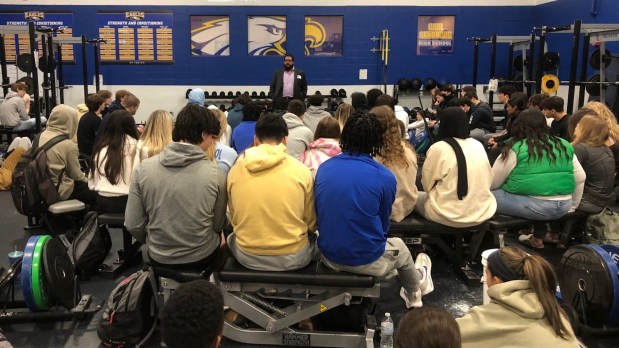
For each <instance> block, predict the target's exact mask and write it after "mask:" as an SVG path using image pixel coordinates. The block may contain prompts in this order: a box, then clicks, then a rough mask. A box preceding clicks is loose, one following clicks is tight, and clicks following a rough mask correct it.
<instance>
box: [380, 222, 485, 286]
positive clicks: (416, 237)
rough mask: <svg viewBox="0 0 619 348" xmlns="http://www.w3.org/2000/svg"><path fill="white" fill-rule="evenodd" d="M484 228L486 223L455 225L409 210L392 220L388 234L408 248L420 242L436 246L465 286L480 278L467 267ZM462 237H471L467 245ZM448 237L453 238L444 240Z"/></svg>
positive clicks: (477, 248) (479, 243) (476, 248)
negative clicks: (396, 220) (447, 240)
mask: <svg viewBox="0 0 619 348" xmlns="http://www.w3.org/2000/svg"><path fill="white" fill-rule="evenodd" d="M488 229H489V226H488V222H483V223H481V224H479V225H476V226H472V227H465V228H455V227H450V226H446V225H442V224H439V223H436V222H434V221H430V220H428V219H425V218H424V217H422V216H420V215H417V214H415V213H413V214H410V215H409V216H407V217H406V218H404V220H402V221H400V222H392V223H391V226H390V227H389V237H399V238H401V239H402V240H403V241H404V243H405V244H406V245H408V246H409V248H410V247H413V246H417V245H421V244H430V245H436V246H438V248H439V249H440V250H441V251H442V252H443V253H445V255H446V256H447V258H448V259H449V261H450V262H451V263H452V264H453V265H454V266H456V271H457V273H458V276H460V277H462V278H463V279H464V280H465V282H466V283H467V285H469V286H479V284H481V283H480V278H479V276H478V275H477V274H476V273H475V272H473V271H472V270H471V269H470V267H469V263H470V262H471V261H473V260H474V259H475V258H476V257H477V255H478V253H479V248H480V246H481V243H482V242H483V240H484V237H485V236H486V232H488ZM466 236H470V237H471V239H470V242H469V243H468V244H465V243H464V238H465V237H466ZM448 237H453V242H450V243H449V244H448V243H447V242H446V241H445V240H446V239H447V238H448ZM465 246H468V250H465Z"/></svg>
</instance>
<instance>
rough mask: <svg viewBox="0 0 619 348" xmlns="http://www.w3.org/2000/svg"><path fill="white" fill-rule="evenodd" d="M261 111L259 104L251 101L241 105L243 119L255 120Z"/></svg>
mask: <svg viewBox="0 0 619 348" xmlns="http://www.w3.org/2000/svg"><path fill="white" fill-rule="evenodd" d="M261 113H262V108H261V107H260V105H258V104H256V103H254V102H251V103H249V104H246V105H245V106H244V107H243V121H257V120H258V118H259V117H260V114H261Z"/></svg>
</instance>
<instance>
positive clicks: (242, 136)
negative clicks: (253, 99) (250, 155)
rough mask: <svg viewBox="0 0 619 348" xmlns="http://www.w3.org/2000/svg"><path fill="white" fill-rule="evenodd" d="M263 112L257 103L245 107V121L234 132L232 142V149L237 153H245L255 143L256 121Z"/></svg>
mask: <svg viewBox="0 0 619 348" xmlns="http://www.w3.org/2000/svg"><path fill="white" fill-rule="evenodd" d="M261 113H262V110H261V109H260V106H258V104H255V103H249V104H247V105H245V106H244V107H243V121H242V122H241V123H239V124H238V126H236V127H235V128H234V130H233V131H232V141H231V142H230V147H232V148H233V149H235V150H236V152H237V153H241V152H243V151H245V149H247V148H248V147H250V146H251V145H252V144H253V142H254V135H255V134H256V133H255V128H256V121H257V120H258V117H260V114H261Z"/></svg>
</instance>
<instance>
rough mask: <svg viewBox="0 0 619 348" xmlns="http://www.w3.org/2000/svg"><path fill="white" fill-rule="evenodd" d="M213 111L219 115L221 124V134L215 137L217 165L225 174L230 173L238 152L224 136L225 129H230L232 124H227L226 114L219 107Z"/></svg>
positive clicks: (214, 154)
mask: <svg viewBox="0 0 619 348" xmlns="http://www.w3.org/2000/svg"><path fill="white" fill-rule="evenodd" d="M211 112H213V114H214V115H215V117H217V120H218V121H219V124H220V125H221V131H220V132H219V136H217V138H215V142H216V144H215V148H214V151H215V152H214V153H213V157H214V158H215V160H216V161H217V166H218V167H219V169H221V171H222V172H224V174H226V175H228V172H229V171H230V168H232V166H233V165H234V162H235V161H236V158H237V156H238V154H237V153H236V151H234V149H233V148H231V147H230V146H228V145H226V144H225V143H224V142H222V141H223V138H224V136H225V135H226V133H224V129H230V126H227V123H226V115H224V113H223V111H221V110H219V109H217V110H211ZM226 126H227V127H226Z"/></svg>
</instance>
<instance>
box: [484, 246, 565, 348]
mask: <svg viewBox="0 0 619 348" xmlns="http://www.w3.org/2000/svg"><path fill="white" fill-rule="evenodd" d="M514 280H528V281H529V284H530V286H531V288H532V289H533V291H534V292H535V295H537V299H538V300H539V303H540V304H541V305H542V308H543V309H544V319H541V320H547V321H548V323H549V324H550V326H551V327H552V328H553V329H554V331H555V333H556V334H557V335H558V336H560V337H562V338H565V339H567V338H571V337H572V334H571V330H570V328H569V326H566V324H565V323H566V322H567V321H565V322H564V321H563V320H562V317H565V313H564V312H563V310H562V309H561V307H560V306H559V303H558V302H557V299H556V297H555V291H556V286H557V277H556V275H555V272H554V270H553V269H552V266H551V265H550V264H549V263H548V261H546V260H544V258H543V257H541V256H537V255H528V254H527V253H525V252H524V251H522V250H520V249H518V248H516V247H512V246H506V247H503V248H501V249H499V250H497V251H495V252H494V253H492V254H490V256H488V266H487V267H486V282H487V284H488V287H489V288H491V287H493V286H495V285H497V284H501V283H505V282H509V281H514ZM568 325H569V324H568Z"/></svg>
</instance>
